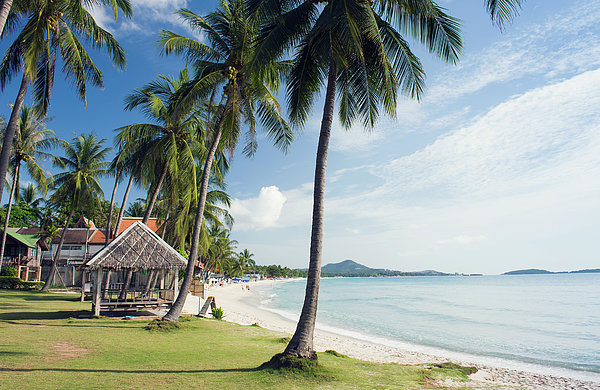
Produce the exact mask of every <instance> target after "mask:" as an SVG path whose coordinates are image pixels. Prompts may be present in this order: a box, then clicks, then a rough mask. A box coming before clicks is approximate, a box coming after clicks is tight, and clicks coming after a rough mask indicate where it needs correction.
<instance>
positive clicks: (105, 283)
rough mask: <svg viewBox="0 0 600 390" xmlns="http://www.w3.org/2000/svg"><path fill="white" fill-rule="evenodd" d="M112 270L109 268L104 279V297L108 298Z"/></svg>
mask: <svg viewBox="0 0 600 390" xmlns="http://www.w3.org/2000/svg"><path fill="white" fill-rule="evenodd" d="M111 273H112V270H110V269H109V270H108V272H107V273H106V279H104V287H103V289H102V299H106V293H107V292H108V288H109V287H110V274H111Z"/></svg>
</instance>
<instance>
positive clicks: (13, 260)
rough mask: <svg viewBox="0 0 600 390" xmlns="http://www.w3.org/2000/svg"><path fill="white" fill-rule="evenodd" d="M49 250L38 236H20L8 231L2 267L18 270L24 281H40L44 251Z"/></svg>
mask: <svg viewBox="0 0 600 390" xmlns="http://www.w3.org/2000/svg"><path fill="white" fill-rule="evenodd" d="M0 234H1V230H0ZM46 249H48V248H47V247H46V244H45V242H44V240H43V239H41V238H40V237H39V236H38V235H36V234H20V233H17V232H15V231H11V230H8V231H7V232H6V245H5V247H4V254H3V256H2V266H3V267H5V266H13V267H15V268H17V269H18V272H19V273H18V275H19V277H20V278H21V279H22V280H28V281H39V280H40V277H41V257H42V251H43V250H46Z"/></svg>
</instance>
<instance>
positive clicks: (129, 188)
mask: <svg viewBox="0 0 600 390" xmlns="http://www.w3.org/2000/svg"><path fill="white" fill-rule="evenodd" d="M132 184H133V172H131V176H130V177H129V183H127V189H126V190H125V195H123V203H122V204H121V210H119V217H118V218H117V224H116V226H115V232H114V233H113V235H112V236H113V237H116V236H117V235H119V226H120V225H121V221H122V220H123V214H124V213H125V204H126V203H127V198H128V197H129V190H131V185H132Z"/></svg>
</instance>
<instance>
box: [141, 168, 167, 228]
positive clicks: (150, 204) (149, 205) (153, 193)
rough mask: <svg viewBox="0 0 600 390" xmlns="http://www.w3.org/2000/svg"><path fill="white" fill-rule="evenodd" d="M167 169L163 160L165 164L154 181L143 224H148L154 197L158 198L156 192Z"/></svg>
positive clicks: (163, 179) (158, 190)
mask: <svg viewBox="0 0 600 390" xmlns="http://www.w3.org/2000/svg"><path fill="white" fill-rule="evenodd" d="M168 169H169V165H168V163H167V162H165V165H164V166H163V170H162V172H161V174H160V178H159V179H158V182H157V183H156V187H155V188H154V191H153V192H152V197H151V198H150V203H149V204H148V208H147V209H146V213H145V214H144V219H142V223H143V224H145V225H146V224H148V220H149V219H150V215H151V214H152V209H153V208H154V205H155V204H156V199H158V194H159V193H160V187H162V183H163V181H165V177H167V170H168Z"/></svg>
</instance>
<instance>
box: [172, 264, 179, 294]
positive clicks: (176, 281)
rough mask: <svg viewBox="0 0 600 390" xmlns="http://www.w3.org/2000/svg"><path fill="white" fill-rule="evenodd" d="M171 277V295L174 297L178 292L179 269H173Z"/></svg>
mask: <svg viewBox="0 0 600 390" xmlns="http://www.w3.org/2000/svg"><path fill="white" fill-rule="evenodd" d="M173 277H174V280H173V297H176V296H177V295H178V294H179V270H177V269H176V270H175V272H174V274H173Z"/></svg>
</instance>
